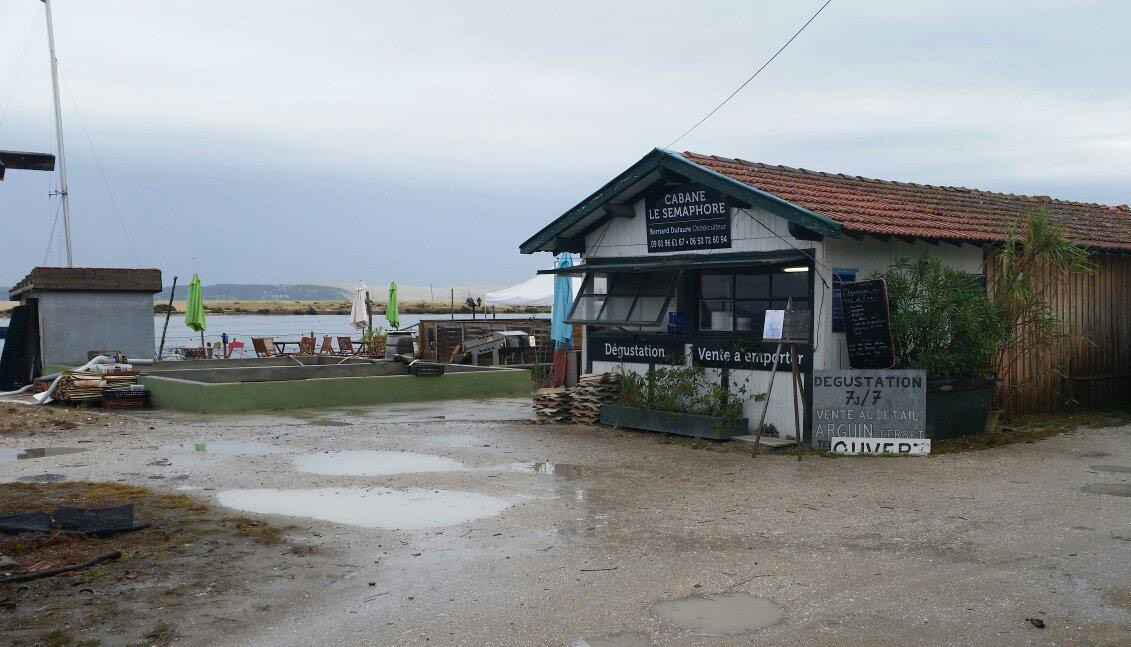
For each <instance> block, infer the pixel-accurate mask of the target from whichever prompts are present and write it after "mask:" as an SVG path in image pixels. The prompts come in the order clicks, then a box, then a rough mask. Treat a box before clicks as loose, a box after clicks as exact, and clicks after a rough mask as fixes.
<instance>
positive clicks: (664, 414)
mask: <svg viewBox="0 0 1131 647" xmlns="http://www.w3.org/2000/svg"><path fill="white" fill-rule="evenodd" d="M764 398H765V394H758V395H750V394H749V393H748V390H747V387H746V384H745V383H742V384H740V385H737V386H735V387H732V388H729V389H728V388H724V387H723V386H722V385H721V384H713V383H711V382H709V381H708V380H707V379H706V371H705V370H704V369H703V368H702V367H699V366H695V367H691V366H658V367H656V368H654V369H653V370H651V371H649V372H648V374H647V375H646V376H641V375H639V374H636V373H630V372H622V373H621V390H620V397H619V398H618V400H617V403H616V404H605V405H602V406H601V423H602V424H607V425H614V426H618V427H631V428H634V429H647V430H649V431H659V432H663V433H669V434H679V435H683V436H697V437H700V438H711V439H715V440H726V439H729V438H731V437H732V436H738V435H742V434H746V433H749V431H748V425H747V419H746V418H744V417H742V409H743V406H744V405H745V404H746V403H747V402H750V401H759V400H762V399H764Z"/></svg>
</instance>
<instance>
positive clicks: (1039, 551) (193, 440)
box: [0, 400, 1131, 647]
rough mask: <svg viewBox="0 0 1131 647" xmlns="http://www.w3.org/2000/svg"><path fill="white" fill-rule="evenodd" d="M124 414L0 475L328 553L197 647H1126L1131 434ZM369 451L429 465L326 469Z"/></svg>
mask: <svg viewBox="0 0 1131 647" xmlns="http://www.w3.org/2000/svg"><path fill="white" fill-rule="evenodd" d="M126 417H128V418H129V419H130V421H131V423H132V424H127V425H113V426H111V427H105V426H95V425H93V424H86V423H83V422H82V421H79V424H78V426H76V427H75V428H73V429H57V430H55V431H52V432H51V433H50V434H49V435H45V436H37V437H27V436H15V435H3V436H0V449H12V448H26V447H35V446H42V445H51V446H67V447H81V448H85V449H87V450H88V451H84V452H82V453H77V454H68V455H60V456H46V457H43V458H36V459H30V460H13V461H10V462H6V463H0V480H9V481H10V480H17V479H23V480H27V479H44V478H46V477H43V476H42V475H44V474H59V475H62V477H63V478H65V479H67V480H85V481H117V482H122V483H128V484H133V485H141V486H146V487H149V488H155V489H156V490H158V491H169V492H177V493H181V494H188V495H190V496H193V497H200V498H201V499H202V500H207V501H209V502H213V503H224V502H225V501H226V502H228V503H233V502H238V505H240V506H248V505H250V506H252V507H254V506H255V505H260V504H262V505H271V506H274V507H273V508H272V509H273V510H275V511H284V510H285V511H287V512H288V514H287V515H286V516H282V515H277V514H272V515H265V516H262V517H260V518H262V519H264V520H268V521H271V522H274V523H278V524H293V525H294V526H295V528H294V529H293V530H292V531H291V532H292V533H293V534H294V537H295V538H298V539H301V541H302V542H314V543H315V544H316V545H317V546H318V550H317V551H316V552H314V553H313V554H309V555H304V556H302V557H301V558H297V557H296V558H295V559H294V560H291V561H290V562H286V563H284V564H282V565H281V564H280V563H278V562H277V561H273V562H272V563H270V564H264V567H263V568H264V569H271V571H272V573H276V572H277V571H278V569H279V568H284V569H287V570H289V573H288V575H293V576H294V578H295V581H296V583H298V584H301V585H303V588H302V589H301V590H298V591H297V592H294V593H293V594H289V593H288V594H287V595H280V596H278V597H276V598H273V599H271V600H269V601H260V602H263V604H256V605H252V604H248V605H246V606H247V607H248V610H247V611H246V612H242V613H240V614H239V622H238V623H233V622H230V621H227V622H223V623H209V622H200V621H196V622H192V623H189V624H188V625H187V626H188V627H190V628H191V630H190V631H180V632H178V634H177V635H178V639H177V641H176V642H175V644H178V645H182V644H183V645H231V646H233V647H234V646H236V645H240V646H245V645H248V646H263V647H267V646H270V647H280V646H287V645H296V646H298V645H301V646H306V645H312V644H315V645H318V644H333V645H336V646H342V647H350V646H360V645H436V644H442V645H523V646H531V645H559V646H561V645H574V644H577V645H582V644H586V643H584V642H579V641H586V642H587V643H588V644H591V645H594V646H596V645H601V644H621V645H649V644H652V645H673V646H691V645H782V644H805V645H838V646H844V645H861V646H864V645H868V646H885V645H892V646H895V645H900V646H903V645H932V646H938V645H1131V497H1129V496H1120V495H1119V493H1120V492H1124V491H1125V490H1127V489H1131V472H1128V471H1127V470H1128V469H1131V427H1127V426H1124V427H1111V428H1104V429H1085V430H1080V431H1078V432H1076V433H1070V434H1065V435H1061V436H1056V437H1053V438H1050V439H1047V440H1043V441H1040V442H1035V443H1023V444H1016V445H1010V446H1006V447H1000V448H996V449H990V450H985V451H978V452H967V453H957V454H948V455H944V456H934V457H927V458H822V457H817V456H808V457H806V458H805V460H803V461H801V462H798V461H797V460H796V459H795V458H794V457H793V456H786V455H763V456H759V457H758V458H757V459H752V458H750V456H749V455H748V453H746V452H744V451H742V450H741V449H736V448H734V447H732V446H730V445H715V444H710V443H697V444H692V443H687V442H682V441H671V440H668V439H665V438H663V437H660V436H656V435H651V434H643V433H635V432H629V431H616V430H610V429H604V428H597V427H584V426H537V425H534V424H531V423H529V422H527V421H526V420H525V419H526V418H528V417H529V401H527V400H493V401H484V402H462V401H461V402H446V403H433V404H425V405H413V406H392V407H359V408H348V409H334V410H319V411H295V412H272V413H269V414H256V415H239V416H223V417H219V416H211V417H206V416H195V415H185V414H169V413H159V412H147V413H145V414H126ZM0 426H3V425H0ZM201 443H203V445H202V446H201V445H199V444H201ZM201 450H203V451H201ZM348 450H365V451H372V452H397V453H399V452H408V453H411V454H406V455H403V456H397V455H395V454H384V453H372V454H342V455H339V456H330V457H326V456H323V457H322V458H321V459H312V458H310V457H309V455H311V454H319V453H324V452H343V451H348ZM241 454H242V455H241ZM416 454H421V455H424V457H423V458H422V457H420V456H417V455H416ZM437 457H439V458H437ZM441 459H448V460H441ZM319 465H321V467H319ZM326 465H331V466H333V465H338V466H341V469H336V470H335V469H332V468H331V469H326ZM398 468H404V469H430V470H433V471H426V472H414V473H396V472H397V469H398ZM300 469H301V470H306V471H300ZM318 471H322V472H326V471H338V472H351V471H353V472H357V471H369V472H370V473H369V474H366V475H359V474H356V473H352V474H351V473H345V474H343V473H338V474H325V473H316V472H318ZM372 472H381V473H372ZM1097 484H1100V485H1101V487H1099V488H1097V487H1095V486H1096V485H1097ZM273 490H285V491H287V492H283V493H282V494H279V493H278V492H273ZM294 490H303V491H305V490H332V491H331V492H325V491H322V492H315V493H313V494H311V493H310V492H303V493H297V492H291V491H294ZM248 491H254V492H248ZM1111 492H1114V493H1111ZM1124 493H1126V494H1131V492H1124ZM361 494H364V495H365V497H362V498H356V497H359V496H360V495H361ZM311 496H321V497H322V498H321V499H318V500H317V501H315V502H312V501H311V499H310V497H311ZM382 497H385V498H382ZM249 502H250V503H249ZM371 505H378V506H379V507H378V508H370V507H367V506H371ZM382 505H383V506H384V507H380V506H382ZM242 514H249V513H248V512H247V511H245V512H243V513H242ZM335 515H345V517H335ZM386 515H387V516H386ZM445 515H447V517H445ZM251 516H253V517H254V516H256V515H255V514H254V511H252V513H251ZM319 517H321V519H320V518H319ZM325 518H341V519H344V518H349V520H350V523H334V522H330V521H325V520H322V519H325ZM445 519H446V520H445ZM468 519H469V520H468ZM430 524H432V525H430ZM435 524H442V525H435ZM367 525H369V526H377V527H363V526H367ZM398 528H399V529H398ZM264 575H265V576H266V575H268V574H267V573H265V574H264ZM738 592H742V593H748V594H750V595H752V596H755V597H756V598H760V599H767V600H770V601H772V602H773V603H774V604H775V605H777V607H778V608H780V611H781V619H780V621H778V622H777V623H776V624H773V625H771V626H768V627H765V628H761V629H755V630H752V631H750V632H748V633H742V634H738V635H705V634H702V633H696V631H701V629H700V630H697V629H695V628H693V627H689V626H680V625H679V624H674V621H672V620H670V619H664V618H661V616H660V615H658V613H657V611H658V609H661V608H668V606H670V605H664V606H662V607H657V605H661V604H662V603H665V602H669V601H672V600H678V599H681V598H687V597H702V596H721V594H724V593H738ZM716 599H718V600H723V599H724V598H721V597H716ZM725 599H727V600H733V598H729V597H728V598H725ZM267 602H270V604H267ZM722 613H730V614H741V613H743V612H742V611H735V610H733V609H731V610H724V611H723V612H722ZM223 615H225V617H226V616H227V615H228V614H223ZM730 619H732V620H733V618H730ZM1028 619H1033V621H1030V620H1028ZM183 620H184V619H180V618H178V617H177V615H176V611H175V610H170V611H169V614H168V617H167V618H166V622H168V623H169V624H170V625H172V626H173V627H174V628H176V627H177V626H178V625H183V624H185V623H184V622H183ZM151 621H152V619H151V618H150V619H139V620H138V622H141V623H143V624H152V622H151ZM1037 624H1043V625H1044V627H1043V628H1040V627H1038V626H1036V625H1037ZM609 636H619V637H618V638H617V639H616V641H612V642H608V641H606V642H602V640H601V639H602V637H609Z"/></svg>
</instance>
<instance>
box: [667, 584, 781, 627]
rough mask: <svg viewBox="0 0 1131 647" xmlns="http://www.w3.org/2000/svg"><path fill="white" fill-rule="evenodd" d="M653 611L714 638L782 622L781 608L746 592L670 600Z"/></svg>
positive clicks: (675, 622) (770, 601) (668, 619)
mask: <svg viewBox="0 0 1131 647" xmlns="http://www.w3.org/2000/svg"><path fill="white" fill-rule="evenodd" d="M652 612H653V613H655V614H656V615H657V616H659V617H660V619H662V620H665V621H667V622H670V623H671V624H673V625H675V626H677V627H680V628H682V629H685V630H687V631H690V632H692V633H697V634H707V635H711V636H733V635H737V634H745V633H750V632H752V631H755V630H757V629H761V628H762V627H768V626H770V625H772V624H776V623H777V622H779V621H781V619H782V610H781V607H779V606H778V605H777V604H774V602H773V601H772V600H767V599H766V598H758V597H754V596H753V595H750V594H749V593H743V592H736V593H723V594H720V595H708V596H704V597H693V598H683V599H681V600H669V601H667V602H660V603H658V604H656V605H655V606H653V607H652Z"/></svg>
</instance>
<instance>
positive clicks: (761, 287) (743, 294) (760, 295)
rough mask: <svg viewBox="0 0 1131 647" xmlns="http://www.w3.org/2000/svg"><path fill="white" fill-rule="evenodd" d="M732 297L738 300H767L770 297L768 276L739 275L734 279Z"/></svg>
mask: <svg viewBox="0 0 1131 647" xmlns="http://www.w3.org/2000/svg"><path fill="white" fill-rule="evenodd" d="M735 282H736V285H735V288H734V296H735V297H737V298H739V299H768V298H769V297H770V275H769V274H739V275H738V276H737V277H735Z"/></svg>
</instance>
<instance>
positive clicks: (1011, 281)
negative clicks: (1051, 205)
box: [990, 209, 1093, 374]
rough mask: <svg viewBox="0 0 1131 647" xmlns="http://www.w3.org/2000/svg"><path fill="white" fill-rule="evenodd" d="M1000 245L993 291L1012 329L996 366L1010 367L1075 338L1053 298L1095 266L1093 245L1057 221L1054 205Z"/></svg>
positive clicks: (1030, 218) (998, 353) (1035, 214)
mask: <svg viewBox="0 0 1131 647" xmlns="http://www.w3.org/2000/svg"><path fill="white" fill-rule="evenodd" d="M1017 229H1020V227H1014V232H1013V233H1011V234H1010V236H1009V238H1008V240H1006V242H1005V244H1004V245H1002V246H1001V249H1000V250H998V251H997V257H996V259H995V263H994V271H993V272H992V273H991V281H990V293H991V295H992V297H993V301H994V304H995V305H996V306H997V307H998V308H999V309H1000V310H1001V313H1002V317H1003V321H1004V325H1005V327H1006V329H1007V330H1008V331H1009V335H1008V336H1007V337H1006V339H1005V340H1004V341H1003V343H1002V344H1001V345H1000V346H999V347H998V348H997V350H996V353H995V358H994V359H995V362H994V363H995V366H996V368H997V370H998V371H999V373H1000V374H1005V373H1007V372H1008V371H1010V370H1011V369H1012V368H1013V367H1014V366H1015V365H1016V364H1017V362H1018V361H1020V360H1021V358H1023V357H1027V356H1029V355H1030V354H1032V353H1034V352H1038V351H1043V350H1050V349H1053V348H1055V347H1057V346H1059V345H1060V344H1061V343H1063V342H1065V341H1067V340H1068V339H1070V338H1072V333H1071V332H1069V331H1068V330H1066V329H1065V326H1064V322H1063V321H1062V320H1061V319H1060V317H1058V316H1057V315H1056V312H1055V311H1054V310H1053V307H1052V300H1053V299H1054V298H1055V296H1056V293H1057V291H1058V290H1059V289H1060V287H1061V286H1062V285H1063V284H1064V282H1065V281H1066V279H1067V278H1068V277H1069V276H1071V275H1072V274H1080V273H1086V272H1091V271H1092V269H1093V267H1092V265H1091V263H1090V262H1089V260H1088V251H1087V250H1086V249H1085V248H1084V247H1082V246H1080V245H1078V244H1077V243H1075V242H1073V241H1072V240H1070V239H1069V238H1068V236H1067V234H1066V233H1065V232H1064V229H1063V228H1061V227H1059V226H1057V225H1055V224H1054V223H1053V222H1052V218H1051V216H1050V215H1049V213H1048V211H1045V210H1043V209H1042V210H1037V211H1034V212H1032V213H1030V214H1028V216H1027V217H1026V222H1025V227H1024V234H1023V235H1018V234H1017V231H1016V230H1017Z"/></svg>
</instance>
